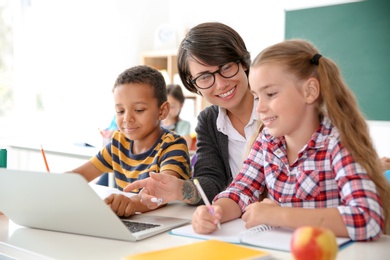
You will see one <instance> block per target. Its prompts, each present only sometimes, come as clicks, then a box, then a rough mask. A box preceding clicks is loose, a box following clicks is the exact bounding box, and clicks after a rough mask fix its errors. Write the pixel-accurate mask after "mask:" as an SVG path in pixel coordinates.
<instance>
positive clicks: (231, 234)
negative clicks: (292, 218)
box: [170, 218, 351, 252]
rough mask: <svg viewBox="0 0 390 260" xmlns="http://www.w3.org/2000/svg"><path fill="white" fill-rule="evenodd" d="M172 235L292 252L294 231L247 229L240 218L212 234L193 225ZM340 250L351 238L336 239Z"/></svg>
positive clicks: (259, 227)
mask: <svg viewBox="0 0 390 260" xmlns="http://www.w3.org/2000/svg"><path fill="white" fill-rule="evenodd" d="M170 234H173V235H181V236H186V237H192V238H199V239H207V240H208V239H216V240H221V241H225V242H230V243H235V244H247V245H252V246H258V247H263V248H269V249H275V250H281V251H287V252H289V251H290V241H291V238H292V235H293V229H288V228H279V227H277V228H273V227H270V226H267V225H259V226H256V227H253V228H251V229H246V228H245V222H244V221H243V220H242V219H241V218H239V219H235V220H232V221H229V222H226V223H223V224H222V228H221V229H219V230H216V231H215V232H214V233H212V234H198V233H195V231H194V230H193V229H192V225H185V226H183V227H179V228H174V229H172V230H171V232H170ZM336 240H337V243H338V245H339V248H342V247H343V246H345V245H346V244H348V243H349V242H350V241H351V240H350V239H349V238H342V237H337V238H336Z"/></svg>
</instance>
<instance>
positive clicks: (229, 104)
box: [188, 60, 250, 110]
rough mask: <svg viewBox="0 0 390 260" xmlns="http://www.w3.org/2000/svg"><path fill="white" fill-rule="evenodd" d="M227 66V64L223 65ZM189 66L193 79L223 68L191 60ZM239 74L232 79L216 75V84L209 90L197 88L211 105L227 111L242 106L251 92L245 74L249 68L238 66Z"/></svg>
mask: <svg viewBox="0 0 390 260" xmlns="http://www.w3.org/2000/svg"><path fill="white" fill-rule="evenodd" d="M221 65H225V64H221ZM188 66H189V69H190V72H191V76H192V78H196V77H198V76H200V75H202V74H204V73H212V72H215V71H217V70H218V69H219V68H220V67H221V66H207V65H203V64H200V63H198V62H197V61H195V60H189V61H188ZM238 66H239V70H238V73H237V74H236V75H235V76H233V77H231V78H224V77H222V76H221V75H220V74H219V73H215V74H214V77H215V82H214V84H213V85H212V86H211V87H210V88H208V89H200V88H197V89H198V91H199V92H200V93H201V94H202V96H203V97H204V98H205V99H206V100H207V101H208V102H209V103H211V104H213V105H217V106H220V107H222V108H225V109H227V110H230V109H234V108H237V107H239V106H240V104H241V102H242V101H243V98H244V96H245V94H247V92H250V89H249V83H248V77H247V75H246V74H245V71H246V70H247V68H245V67H243V66H242V64H241V63H239V64H238Z"/></svg>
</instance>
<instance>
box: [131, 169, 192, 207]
mask: <svg viewBox="0 0 390 260" xmlns="http://www.w3.org/2000/svg"><path fill="white" fill-rule="evenodd" d="M183 183H184V180H182V179H179V178H178V177H176V176H173V175H171V174H165V173H154V172H151V173H150V177H149V178H146V179H143V180H138V181H135V182H133V183H130V184H128V185H127V186H126V187H125V188H124V189H123V190H124V191H126V192H130V191H132V190H135V189H142V190H141V192H140V193H139V194H138V196H139V197H140V201H141V203H143V204H144V205H146V206H147V207H148V208H150V209H155V208H157V207H158V206H160V205H161V204H163V203H168V202H172V201H175V200H178V199H179V198H178V197H179V195H178V194H181V189H182V187H183Z"/></svg>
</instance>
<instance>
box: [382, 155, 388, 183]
mask: <svg viewBox="0 0 390 260" xmlns="http://www.w3.org/2000/svg"><path fill="white" fill-rule="evenodd" d="M381 163H382V169H383V171H384V172H385V177H386V179H387V181H388V182H390V158H388V157H382V158H381Z"/></svg>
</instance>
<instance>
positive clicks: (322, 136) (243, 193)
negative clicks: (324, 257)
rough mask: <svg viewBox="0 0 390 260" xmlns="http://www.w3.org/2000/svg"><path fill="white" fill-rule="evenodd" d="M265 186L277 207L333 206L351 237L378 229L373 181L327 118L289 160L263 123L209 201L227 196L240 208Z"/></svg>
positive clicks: (369, 234) (283, 145) (373, 236)
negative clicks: (230, 175) (240, 164)
mask: <svg viewBox="0 0 390 260" xmlns="http://www.w3.org/2000/svg"><path fill="white" fill-rule="evenodd" d="M265 185H266V186H267V188H268V197H269V198H270V199H272V200H274V201H276V202H278V203H279V205H280V206H282V207H301V208H335V207H337V209H338V210H339V212H340V214H341V217H342V219H343V221H344V223H345V226H346V228H347V230H348V234H349V236H350V238H351V239H353V240H371V239H376V238H378V237H379V236H380V234H381V232H382V230H383V228H384V216H383V208H382V203H381V199H380V197H379V195H378V193H377V191H376V187H375V184H374V183H373V182H372V181H371V180H370V178H369V177H368V175H367V172H366V171H365V169H363V167H361V166H360V165H359V164H358V163H356V162H355V161H354V159H353V158H352V155H351V154H350V153H349V152H348V151H347V149H346V148H345V147H344V146H343V145H342V144H341V143H340V140H339V132H338V130H337V129H336V128H335V127H334V126H333V125H332V124H331V122H330V120H329V119H328V118H327V117H323V120H322V122H321V125H320V127H319V128H318V129H317V131H316V132H315V133H314V134H313V136H312V137H311V139H310V140H309V142H308V144H307V145H305V146H304V147H303V149H302V150H301V151H300V152H299V154H298V158H297V160H296V161H295V162H294V163H293V164H292V165H289V162H288V159H287V155H286V142H285V140H284V138H283V137H280V138H275V137H272V136H271V135H270V134H269V133H268V131H267V128H265V129H264V130H263V132H262V134H261V135H259V137H258V138H257V140H256V142H255V143H254V145H253V147H252V149H251V152H250V154H249V156H248V158H247V159H246V160H245V161H244V164H243V168H242V170H241V171H240V173H239V175H238V176H237V177H236V179H235V180H234V181H233V182H232V183H231V185H230V186H229V187H228V188H227V190H226V191H224V192H221V193H220V194H218V195H217V196H216V197H215V199H214V201H215V200H217V199H220V198H230V199H232V200H234V201H235V202H237V204H238V205H239V206H240V208H241V210H242V212H244V210H245V207H246V206H247V205H248V204H251V203H253V202H256V201H258V200H259V195H260V194H261V193H262V192H263V190H264V187H265Z"/></svg>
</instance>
